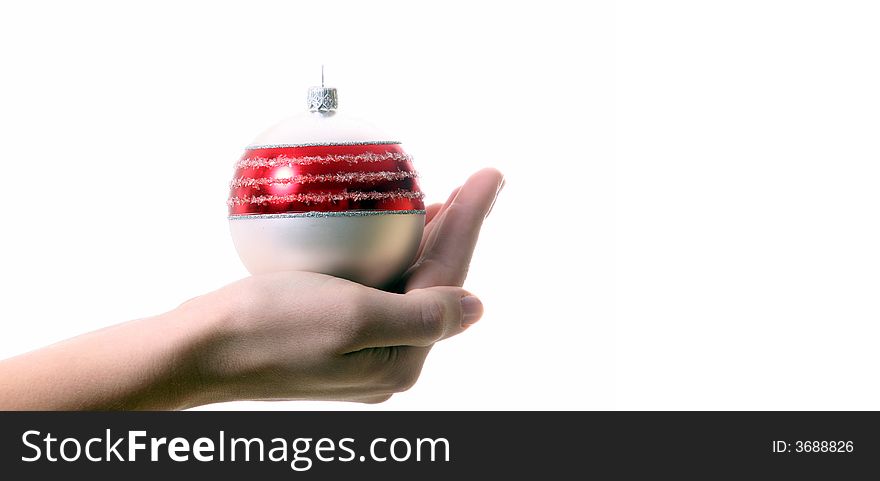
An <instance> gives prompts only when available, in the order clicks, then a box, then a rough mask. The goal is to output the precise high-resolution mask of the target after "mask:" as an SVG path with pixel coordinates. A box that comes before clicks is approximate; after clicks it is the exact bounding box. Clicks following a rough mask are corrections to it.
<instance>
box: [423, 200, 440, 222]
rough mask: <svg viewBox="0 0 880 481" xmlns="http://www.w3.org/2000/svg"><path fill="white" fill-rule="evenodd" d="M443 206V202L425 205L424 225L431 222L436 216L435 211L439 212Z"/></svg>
mask: <svg viewBox="0 0 880 481" xmlns="http://www.w3.org/2000/svg"><path fill="white" fill-rule="evenodd" d="M441 207H443V204H431V205H429V206H427V207H425V225H426V226H427V225H428V224H430V223H431V221H432V220H434V217H435V216H437V213H438V212H440V208H441Z"/></svg>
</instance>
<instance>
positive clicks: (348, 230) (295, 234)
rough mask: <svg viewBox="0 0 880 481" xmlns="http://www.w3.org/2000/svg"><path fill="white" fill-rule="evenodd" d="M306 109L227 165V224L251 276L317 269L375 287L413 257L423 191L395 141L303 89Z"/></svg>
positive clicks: (324, 95)
mask: <svg viewBox="0 0 880 481" xmlns="http://www.w3.org/2000/svg"><path fill="white" fill-rule="evenodd" d="M307 103H308V109H309V111H308V112H305V113H303V114H301V115H298V116H295V117H291V118H289V119H287V120H284V121H283V122H281V123H279V124H278V125H276V126H274V127H272V128H270V129H269V130H267V131H265V132H263V133H262V134H260V135H259V136H258V137H257V138H256V139H255V140H254V141H253V142H252V143H251V145H250V146H248V147H247V148H246V150H245V153H244V155H242V157H241V159H240V160H239V161H238V163H237V164H236V166H235V175H234V178H233V180H232V183H231V186H230V193H229V199H228V201H227V205H228V206H229V226H230V230H231V232H232V239H233V242H234V243H235V248H236V250H237V251H238V255H239V257H240V258H241V260H242V262H243V263H244V265H245V267H246V268H247V269H248V270H249V271H250V272H251V273H252V274H259V273H264V272H271V271H282V270H304V271H311V272H320V273H324V274H329V275H333V276H338V277H344V278H347V279H351V280H353V281H355V282H360V283H362V284H365V285H369V286H373V287H382V286H386V285H387V284H389V283H390V282H391V281H393V280H395V279H396V278H397V277H399V276H400V275H401V274H402V273H403V271H404V270H406V268H407V267H408V266H409V265H410V263H411V262H412V261H413V258H414V257H415V255H416V251H417V250H418V246H419V242H421V238H422V230H423V228H424V224H425V205H424V203H423V201H422V198H423V194H422V192H421V190H420V188H419V184H418V181H417V179H416V177H417V173H416V171H415V170H414V169H413V166H412V161H411V158H410V156H409V155H407V154H406V152H404V150H403V149H402V148H401V146H400V142H397V141H394V140H390V138H389V137H388V136H386V135H385V134H383V133H382V132H381V131H379V130H377V129H376V128H375V127H373V126H372V125H370V124H369V123H366V122H364V121H361V120H358V119H355V118H350V117H347V116H345V115H343V114H341V113H339V112H337V105H338V101H337V91H336V89H335V88H331V87H324V85H323V73H322V82H321V87H312V88H310V89H309V91H308V101H307Z"/></svg>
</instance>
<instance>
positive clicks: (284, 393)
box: [199, 169, 503, 402]
mask: <svg viewBox="0 0 880 481" xmlns="http://www.w3.org/2000/svg"><path fill="white" fill-rule="evenodd" d="M502 185H503V178H502V176H501V174H500V173H499V172H498V171H496V170H494V169H486V170H483V171H480V172H478V173H476V174H474V175H473V176H472V177H471V178H470V179H468V181H467V182H466V183H465V185H463V186H462V187H460V188H458V189H455V191H454V192H453V193H452V195H451V196H450V197H449V200H447V202H446V203H445V204H442V205H441V204H435V205H432V206H429V207H428V209H427V210H428V214H427V219H426V225H425V233H424V236H423V239H422V244H421V246H420V248H419V255H418V257H417V260H416V261H415V263H414V264H413V267H412V268H411V269H409V270H408V271H407V273H406V275H405V276H404V280H403V281H402V282H401V285H402V286H403V289H402V290H405V291H406V294H405V295H404V294H392V293H388V292H384V291H379V290H376V289H371V288H367V287H364V286H362V285H360V284H355V283H352V282H348V281H345V280H342V279H338V278H333V277H328V276H323V275H319V274H310V273H303V272H286V273H276V274H270V275H262V276H254V277H250V278H246V279H244V280H242V281H240V282H238V283H236V284H232V285H230V286H228V287H226V288H224V289H222V290H220V291H217V292H215V293H213V294H211V296H212V297H209V298H206V299H203V302H205V303H207V305H217V304H219V303H222V301H220V300H219V299H237V301H235V303H234V304H235V307H234V308H233V309H232V315H231V316H229V320H228V321H227V322H226V323H225V326H226V327H225V328H224V329H222V330H221V332H224V333H225V334H223V335H222V336H221V337H220V340H219V342H214V343H211V345H213V346H217V347H213V348H211V349H209V350H208V352H207V353H206V355H205V356H203V357H202V360H201V361H200V365H201V366H202V367H201V368H200V369H199V372H201V373H202V377H204V378H205V379H204V381H205V382H203V383H202V389H203V394H206V395H207V396H208V399H213V400H217V398H218V397H219V398H220V399H254V398H257V399H333V400H348V401H361V402H381V401H384V400H386V399H388V398H389V397H390V396H391V395H392V394H393V393H395V392H400V391H403V390H406V389H408V388H409V387H410V386H412V385H413V384H414V383H415V381H416V380H417V379H418V376H419V373H420V372H421V369H422V365H423V363H424V361H425V357H426V356H427V355H428V352H429V351H430V347H431V346H432V345H433V344H434V343H435V342H437V341H439V340H441V339H445V338H448V337H451V336H453V335H456V334H459V333H461V332H462V331H463V330H464V329H465V328H467V327H468V326H469V325H470V324H472V323H474V322H476V321H477V320H478V319H479V317H480V316H481V315H482V304H481V303H480V301H479V300H477V298H476V297H473V296H471V295H470V294H469V293H468V292H467V291H464V290H462V289H459V288H456V287H440V286H461V285H462V283H463V282H464V279H465V277H466V275H467V270H468V265H469V264H470V259H471V255H472V254H473V249H474V246H475V245H476V242H477V237H478V236H479V232H480V226H481V225H482V222H483V219H484V218H485V217H486V215H488V213H489V211H490V209H491V207H492V205H493V203H494V201H495V198H496V196H497V194H498V192H499V191H500V189H501V187H502ZM208 317H210V316H208ZM206 386H207V387H209V388H208V389H205V387H206Z"/></svg>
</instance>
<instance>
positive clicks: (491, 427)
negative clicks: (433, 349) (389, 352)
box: [0, 412, 880, 479]
mask: <svg viewBox="0 0 880 481" xmlns="http://www.w3.org/2000/svg"><path fill="white" fill-rule="evenodd" d="M878 432H880V413H875V412H171V413H160V412H117V413H99V412H92V413H66V412H45V413H35V412H27V413H22V412H6V413H0V468H2V470H0V472H3V473H16V474H17V475H19V476H21V477H22V478H24V477H27V478H29V479H44V478H45V479H50V477H52V479H55V477H56V476H65V478H67V477H71V476H74V477H77V478H76V479H80V478H78V476H87V477H88V478H87V479H114V477H115V476H120V475H125V476H126V478H127V479H132V478H135V479H139V478H142V477H143V478H150V477H155V476H157V475H162V474H174V475H175V478H173V479H179V478H177V476H185V475H194V476H208V475H211V476H222V478H221V479H229V478H230V477H233V476H247V478H243V479H253V478H251V476H254V475H260V476H268V478H267V479H302V478H306V479H339V477H340V476H346V475H353V476H367V477H368V478H367V479H373V477H378V476H382V478H383V479H405V478H406V479H412V478H411V477H412V476H420V477H422V478H424V477H426V476H427V477H428V479H433V478H435V477H436V478H446V479H449V478H448V476H453V475H455V476H466V478H465V479H474V478H477V477H479V476H478V474H477V473H483V472H486V473H490V474H491V476H492V479H496V477H504V476H514V477H516V479H523V477H524V476H526V477H528V476H548V475H549V476H552V478H551V479H557V478H563V479H571V478H582V477H584V478H585V477H590V476H591V475H594V474H595V475H602V476H603V477H607V475H608V474H612V475H615V476H627V475H630V474H637V473H638V474H642V475H644V474H651V473H653V474H656V475H677V476H694V477H698V478H699V477H702V478H704V479H705V478H715V477H718V476H727V475H731V474H736V475H748V476H752V477H755V476H757V477H760V478H764V477H767V476H775V475H779V476H786V477H788V476H792V475H795V474H797V475H805V474H807V475H816V476H820V477H832V478H849V477H850V476H851V475H854V474H864V473H868V472H873V471H874V470H875V466H876V465H877V464H878V459H880V458H878V454H880V441H878V439H877V438H878V435H877V433H878ZM9 479H12V478H9ZM199 479H201V478H199Z"/></svg>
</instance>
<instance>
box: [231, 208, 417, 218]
mask: <svg viewBox="0 0 880 481" xmlns="http://www.w3.org/2000/svg"><path fill="white" fill-rule="evenodd" d="M402 214H425V211H424V210H351V211H344V212H291V213H289V214H242V215H230V216H229V220H247V219H290V218H297V217H367V216H373V215H402Z"/></svg>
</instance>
